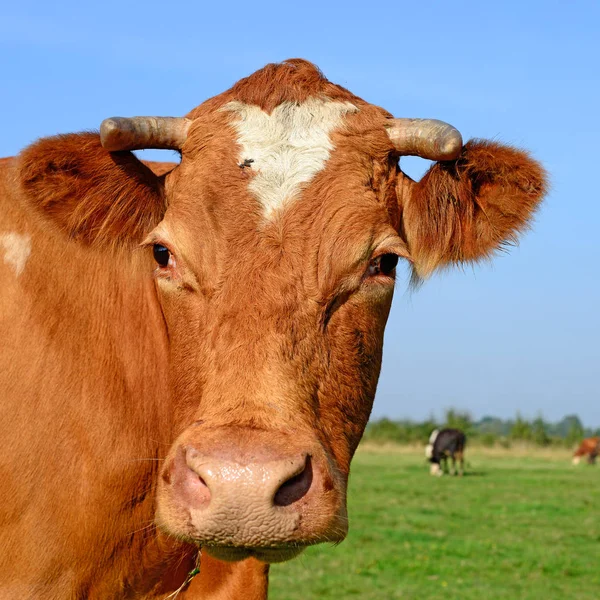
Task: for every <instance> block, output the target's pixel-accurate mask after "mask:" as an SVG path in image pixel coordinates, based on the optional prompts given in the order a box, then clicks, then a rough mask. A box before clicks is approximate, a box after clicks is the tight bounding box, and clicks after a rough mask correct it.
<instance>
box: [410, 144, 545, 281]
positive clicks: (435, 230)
mask: <svg viewBox="0 0 600 600" xmlns="http://www.w3.org/2000/svg"><path fill="white" fill-rule="evenodd" d="M545 192H546V177H545V173H544V170H543V169H542V168H541V167H540V165H539V164H538V163H536V162H535V161H534V160H532V159H531V158H530V157H529V156H528V155H527V153H525V152H523V151H521V150H516V149H514V148H510V147H507V146H502V145H500V144H498V143H495V142H487V141H471V142H469V143H468V144H467V145H466V146H464V148H463V152H462V155H461V157H460V158H459V159H458V160H456V161H451V162H441V163H436V164H434V165H433V166H432V167H431V169H430V170H429V171H428V172H427V173H426V175H425V176H424V177H423V179H422V180H421V181H420V182H419V183H417V184H414V185H413V186H412V193H411V196H410V199H409V200H407V202H406V205H405V206H404V213H403V227H404V231H405V234H406V237H407V240H408V245H409V249H410V252H411V256H412V258H413V261H414V264H415V268H416V271H417V273H418V274H419V275H422V276H427V275H429V274H430V273H431V272H432V271H434V270H435V269H436V268H438V267H441V266H447V265H448V264H450V263H461V262H469V261H476V260H480V259H482V258H488V257H490V256H491V255H492V254H493V253H494V252H496V251H498V249H501V248H503V247H504V246H505V245H507V244H508V245H510V244H514V243H516V241H517V236H518V234H519V233H521V231H522V230H523V229H524V228H525V227H527V224H528V223H529V222H530V220H531V218H532V216H533V213H534V212H535V210H536V209H537V207H538V204H539V199H540V197H542V196H543V195H544V194H545ZM423 215H427V217H428V218H423Z"/></svg>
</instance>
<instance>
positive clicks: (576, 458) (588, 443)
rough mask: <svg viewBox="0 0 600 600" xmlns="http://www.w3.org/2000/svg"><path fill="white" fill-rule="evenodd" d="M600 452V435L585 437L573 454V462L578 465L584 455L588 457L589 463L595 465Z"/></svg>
mask: <svg viewBox="0 0 600 600" xmlns="http://www.w3.org/2000/svg"><path fill="white" fill-rule="evenodd" d="M598 454H600V437H590V438H585V439H584V440H583V441H582V442H581V444H579V448H577V450H575V453H574V454H573V464H574V465H578V464H579V463H580V462H581V459H582V458H583V457H587V462H588V464H589V465H593V464H594V463H595V462H596V458H597V457H598Z"/></svg>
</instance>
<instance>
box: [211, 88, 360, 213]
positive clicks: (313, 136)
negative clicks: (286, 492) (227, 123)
mask: <svg viewBox="0 0 600 600" xmlns="http://www.w3.org/2000/svg"><path fill="white" fill-rule="evenodd" d="M222 110H225V111H229V112H232V113H235V114H236V115H237V116H238V119H237V120H236V121H235V122H234V123H233V125H234V127H235V129H236V131H237V133H238V142H239V144H240V145H241V146H242V153H241V155H240V157H239V161H238V162H239V163H240V164H242V163H243V162H244V161H252V162H251V163H247V164H248V165H249V166H250V168H251V169H252V171H254V173H255V176H254V177H253V178H252V179H251V181H250V184H249V188H250V190H251V192H252V193H253V194H254V196H255V197H256V198H257V199H258V201H259V202H260V203H261V204H262V205H263V207H264V214H265V217H266V218H270V217H272V216H273V215H274V214H275V213H276V212H277V211H278V210H279V209H280V208H283V207H285V206H286V205H287V204H288V203H289V202H290V201H293V200H294V199H295V197H296V196H297V194H298V192H299V191H300V189H301V186H302V184H304V183H308V182H309V181H310V180H311V179H312V178H313V177H314V176H315V175H316V174H317V173H318V172H319V171H320V170H321V169H323V167H324V165H325V162H326V161H327V159H328V158H329V155H330V153H331V151H332V150H333V144H332V143H331V140H330V137H329V134H330V133H331V132H332V131H333V130H334V129H335V128H336V127H339V126H340V125H341V124H342V122H343V119H344V116H345V115H347V114H348V113H353V112H358V108H357V107H356V106H354V105H353V104H351V103H350V102H336V101H333V100H327V99H323V98H309V99H308V100H306V102H303V103H302V104H296V103H293V102H283V103H281V104H280V105H278V106H277V107H275V109H273V111H272V112H271V114H268V113H266V112H265V111H264V110H262V109H261V108H260V107H258V106H255V105H251V104H244V103H242V102H236V101H234V102H229V103H228V104H226V105H225V106H224V107H223V108H222Z"/></svg>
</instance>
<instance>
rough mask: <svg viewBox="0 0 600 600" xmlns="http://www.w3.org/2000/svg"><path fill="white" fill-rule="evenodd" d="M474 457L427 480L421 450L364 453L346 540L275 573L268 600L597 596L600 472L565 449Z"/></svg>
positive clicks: (356, 470) (356, 471)
mask: <svg viewBox="0 0 600 600" xmlns="http://www.w3.org/2000/svg"><path fill="white" fill-rule="evenodd" d="M521 454H523V455H520V456H519V455H516V453H513V454H512V455H511V453H510V452H509V451H504V452H493V451H487V452H486V451H484V450H477V449H470V450H469V449H468V451H467V465H468V468H467V475H466V476H465V477H463V478H458V477H446V476H445V477H441V478H436V477H431V476H430V475H429V474H428V467H427V464H426V463H425V462H424V459H423V458H422V454H421V453H420V452H419V453H418V454H417V453H416V452H414V451H413V452H411V453H407V452H403V451H394V450H387V451H367V450H364V449H363V450H359V452H358V453H357V455H356V457H355V459H354V462H353V465H352V474H351V479H350V491H349V502H348V505H349V514H350V533H349V535H348V538H347V539H346V541H345V542H343V543H342V544H341V545H340V546H338V547H331V546H324V545H321V546H318V547H315V548H310V549H309V550H307V551H306V552H305V553H304V554H303V555H302V556H300V557H299V558H297V559H296V560H295V561H291V562H289V563H285V564H282V565H273V566H272V567H271V583H270V590H271V592H270V595H269V598H270V599H271V600H296V599H297V600H300V599H303V600H306V599H312V598H336V599H340V598H361V599H365V600H367V599H374V598H377V599H379V600H387V599H393V598H415V599H416V598H418V599H435V598H443V599H444V600H448V599H451V598H457V599H458V598H460V599H461V600H468V599H470V598H473V599H475V598H476V599H477V600H481V599H482V598H483V599H485V600H487V599H491V598H511V599H519V600H524V599H534V598H535V599H538V598H539V599H545V600H548V599H569V600H570V599H577V600H583V599H585V598H598V597H599V596H600V467H599V466H596V467H589V466H588V465H585V464H582V465H579V467H573V466H571V464H570V460H569V459H570V456H569V453H568V451H562V452H560V451H555V452H547V453H544V452H537V453H535V452H534V453H532V455H529V456H528V455H526V454H525V453H521Z"/></svg>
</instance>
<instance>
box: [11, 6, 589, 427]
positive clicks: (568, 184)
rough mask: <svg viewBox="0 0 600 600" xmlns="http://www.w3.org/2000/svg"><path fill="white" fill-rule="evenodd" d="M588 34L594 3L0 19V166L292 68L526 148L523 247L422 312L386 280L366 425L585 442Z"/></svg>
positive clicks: (200, 10) (47, 11)
mask: <svg viewBox="0 0 600 600" xmlns="http://www.w3.org/2000/svg"><path fill="white" fill-rule="evenodd" d="M598 31H600V3H598V2H594V1H591V0H588V1H581V2H577V3H565V2H558V1H551V0H546V1H545V2H538V1H530V2H523V1H519V2H517V1H514V0H509V1H506V2H502V3H488V2H481V1H476V2H475V1H472V2H460V1H456V2H452V3H449V2H435V1H431V2H417V1H413V2H408V3H407V2H401V1H396V2H390V3H389V4H387V5H385V4H382V3H377V4H373V3H367V2H361V3H355V2H324V1H320V2H314V1H312V0H308V1H303V2H292V3H283V2H270V1H269V2H264V1H263V2H236V1H230V2H223V3H220V4H219V3H210V7H208V8H207V7H206V6H205V3H203V2H197V1H196V2H179V3H170V4H168V5H167V4H166V3H163V2H160V3H159V2H154V1H145V2H138V3H134V2H129V3H126V2H114V1H112V0H109V1H105V2H102V3H80V2H69V1H67V2H61V3H47V2H43V3H42V2H18V3H14V2H13V3H4V4H3V5H2V7H1V8H0V73H1V74H2V75H1V78H2V83H1V86H0V90H1V93H0V115H1V116H0V124H1V127H2V132H3V133H2V136H0V156H6V155H11V154H15V153H17V152H18V151H19V150H20V149H21V148H23V147H24V146H25V145H27V144H28V143H30V142H32V141H33V140H35V139H36V138H38V137H41V136H44V135H52V134H55V133H59V132H68V131H78V130H83V129H94V128H97V127H98V126H99V124H100V122H101V121H102V119H104V118H105V117H108V116H112V115H135V114H168V115H181V114H184V113H186V112H187V111H188V110H189V109H190V108H191V107H193V106H195V105H197V104H199V103H200V102H202V101H203V100H204V99H205V98H208V97H210V96H212V95H214V94H217V93H219V92H221V91H223V90H225V89H226V88H228V87H229V86H230V85H231V84H232V83H234V82H235V81H237V80H238V79H239V78H240V77H243V76H245V75H247V74H249V73H251V72H252V71H254V70H256V69H258V68H260V67H261V66H263V65H264V64H265V63H267V62H276V61H280V60H283V59H285V58H290V57H303V58H307V59H309V60H312V61H313V62H315V63H316V64H318V65H319V66H320V67H321V69H322V70H323V71H324V73H325V75H326V76H327V77H328V78H329V79H331V80H332V81H334V82H336V83H340V84H342V85H344V86H346V87H348V88H350V89H351V90H352V91H353V92H354V93H356V94H358V95H360V96H362V97H363V98H365V99H366V100H369V101H370V102H373V103H374V104H379V105H381V106H384V107H385V108H386V109H387V110H389V111H390V112H392V113H394V114H395V115H396V116H408V117H433V118H438V119H443V120H446V121H449V122H451V123H452V124H453V125H455V126H456V127H458V128H459V129H460V130H461V132H462V133H463V137H464V138H465V139H468V138H471V137H487V138H493V139H496V140H499V141H502V142H506V143H509V144H514V145H518V146H523V147H526V148H528V149H529V150H530V151H531V152H532V153H533V155H534V156H535V157H536V158H538V159H539V160H541V161H542V163H543V164H544V165H545V167H546V169H547V170H548V171H549V173H550V178H551V185H552V189H551V192H550V194H549V196H548V198H547V201H546V203H545V206H544V207H543V209H542V210H541V212H540V213H539V215H538V218H537V221H536V223H535V225H534V227H533V230H532V231H531V232H530V233H528V234H527V235H526V236H525V237H524V238H523V240H522V242H521V244H520V246H519V247H517V248H515V249H513V250H512V251H511V252H510V254H507V255H501V256H500V257H498V258H497V259H496V260H495V261H494V262H493V263H492V264H482V265H478V266H476V267H474V268H467V269H464V270H462V271H461V270H455V271H452V272H448V273H445V274H443V275H441V276H440V275H438V276H436V277H434V278H433V279H431V280H430V281H429V282H428V283H427V284H426V285H425V286H423V288H422V289H420V290H419V291H418V292H412V293H409V292H407V291H406V289H407V272H406V270H400V273H399V275H400V277H399V282H398V287H397V293H396V297H395V300H394V307H393V309H392V314H391V317H390V322H389V325H388V329H387V333H386V342H385V352H384V354H385V357H384V366H383V372H382V377H381V381H380V385H379V390H378V395H377V399H376V403H375V408H374V415H375V416H381V415H388V416H391V417H412V418H423V417H426V416H428V415H429V414H431V413H434V414H437V415H441V413H442V411H443V409H444V408H446V407H450V406H455V407H458V408H462V409H467V410H470V411H471V412H472V414H473V415H474V416H475V417H480V416H483V415H485V414H494V415H498V416H501V417H509V416H513V415H514V414H515V413H516V411H517V410H519V411H521V413H522V414H524V415H526V416H535V415H537V414H538V413H541V414H543V415H544V416H545V417H546V418H549V419H558V418H560V417H562V416H563V415H564V414H568V413H577V414H579V415H580V416H581V418H582V419H583V421H584V423H585V424H586V425H589V426H594V427H596V426H600V384H599V374H600V349H599V340H600V317H599V311H600V281H599V274H600V268H599V264H600V251H599V247H600V245H599V243H598V228H599V226H600V198H599V193H598V189H597V184H596V183H595V178H596V176H597V175H598V166H597V165H598V158H597V157H598V147H599V141H600V125H599V120H598V101H599V100H598V98H599V96H600V67H599V64H598V57H600V42H598V37H599V36H598ZM153 156H155V155H153ZM401 164H402V166H403V168H404V169H405V170H406V171H407V172H408V173H409V174H411V175H412V176H415V177H418V176H420V174H421V173H422V172H423V171H424V170H425V169H426V168H427V163H426V162H425V161H422V160H419V159H403V160H402V163H401Z"/></svg>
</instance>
